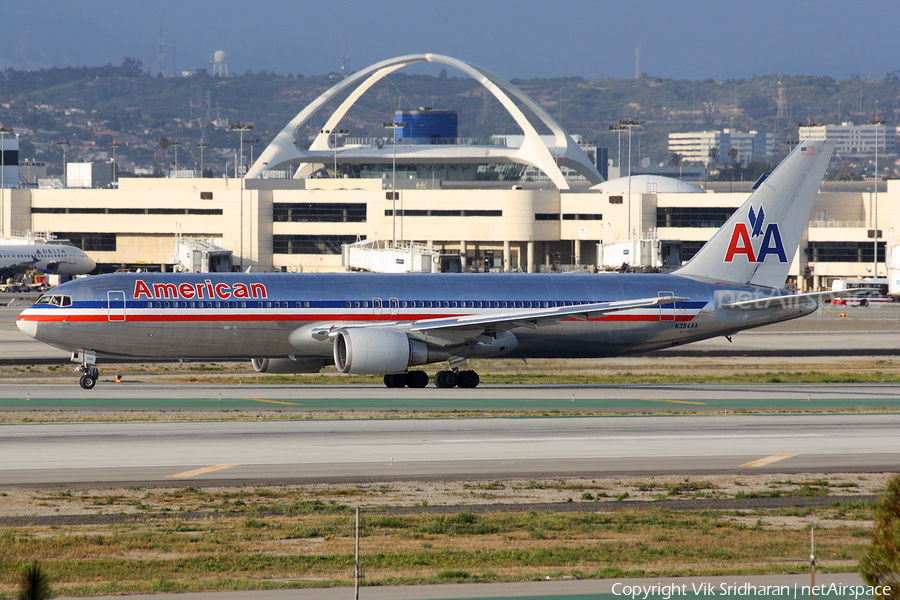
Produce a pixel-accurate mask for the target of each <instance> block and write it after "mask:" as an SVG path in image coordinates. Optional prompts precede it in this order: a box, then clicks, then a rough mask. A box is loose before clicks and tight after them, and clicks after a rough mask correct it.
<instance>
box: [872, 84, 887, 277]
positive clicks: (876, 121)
mask: <svg viewBox="0 0 900 600" xmlns="http://www.w3.org/2000/svg"><path fill="white" fill-rule="evenodd" d="M877 102H878V101H877V100H876V106H877ZM869 125H872V126H873V127H875V200H874V201H873V205H874V206H873V207H872V230H873V232H872V238H873V239H874V240H875V241H874V242H873V244H874V248H873V251H874V254H872V277H876V278H877V277H878V128H879V127H881V126H882V125H884V119H879V118H878V113H876V114H875V118H874V119H872V120H871V121H869Z"/></svg>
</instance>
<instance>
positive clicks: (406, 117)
mask: <svg viewBox="0 0 900 600" xmlns="http://www.w3.org/2000/svg"><path fill="white" fill-rule="evenodd" d="M394 117H395V118H396V120H397V122H398V123H406V125H405V126H403V127H398V128H396V129H395V130H394V139H395V140H400V139H402V140H403V143H404V144H455V143H456V138H457V136H458V131H459V121H458V118H457V115H456V111H455V110H434V109H433V108H430V107H422V108H420V109H419V110H405V111H397V112H396V113H395V114H394Z"/></svg>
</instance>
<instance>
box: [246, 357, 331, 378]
mask: <svg viewBox="0 0 900 600" xmlns="http://www.w3.org/2000/svg"><path fill="white" fill-rule="evenodd" d="M250 363H251V364H252V365H253V368H254V369H255V370H256V372H257V373H267V374H270V375H284V374H289V373H318V372H319V371H321V370H322V367H324V366H325V359H324V358H298V359H296V360H291V359H290V358H254V359H251V360H250Z"/></svg>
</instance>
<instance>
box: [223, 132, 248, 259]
mask: <svg viewBox="0 0 900 600" xmlns="http://www.w3.org/2000/svg"><path fill="white" fill-rule="evenodd" d="M228 128H229V129H231V130H232V131H237V132H239V133H240V134H241V163H240V165H241V166H240V171H239V173H240V176H241V209H240V210H241V218H240V222H241V258H240V263H239V264H240V270H241V271H243V270H244V132H245V131H250V130H251V129H253V125H244V122H243V121H241V122H240V123H232V124H231V125H229V126H228Z"/></svg>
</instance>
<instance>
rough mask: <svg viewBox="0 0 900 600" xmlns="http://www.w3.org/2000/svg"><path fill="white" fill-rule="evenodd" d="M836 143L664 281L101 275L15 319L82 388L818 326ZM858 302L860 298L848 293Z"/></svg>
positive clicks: (469, 381) (820, 149) (553, 353)
mask: <svg viewBox="0 0 900 600" xmlns="http://www.w3.org/2000/svg"><path fill="white" fill-rule="evenodd" d="M833 150H834V143H833V142H830V141H811V142H805V143H802V144H801V145H799V146H798V147H797V148H795V149H794V150H793V151H792V152H791V154H790V155H788V157H787V158H785V160H784V161H783V162H782V163H781V164H780V165H779V166H778V168H777V169H775V171H774V172H773V173H772V174H771V175H770V176H769V178H768V179H766V180H765V181H764V182H763V183H762V184H761V185H760V186H759V187H758V188H757V189H756V190H755V191H754V192H753V193H752V194H751V196H750V197H749V198H748V200H747V201H746V202H745V203H744V204H743V205H742V206H741V207H740V208H738V209H737V210H736V211H735V212H734V214H733V215H732V216H731V218H729V219H728V221H727V222H726V223H725V225H724V226H723V227H722V228H721V229H720V230H719V231H717V232H716V233H715V234H714V235H713V237H712V239H711V240H710V241H709V242H708V243H707V244H706V245H705V246H703V248H702V249H701V250H700V252H698V253H697V254H696V255H695V256H694V257H693V259H691V260H690V261H689V262H688V263H687V264H686V265H684V266H682V267H681V268H679V269H677V270H675V271H672V272H671V273H666V274H596V275H589V274H493V275H491V274H443V275H441V274H421V275H415V274H402V275H384V274H358V273H346V274H288V273H260V274H256V273H221V274H220V273H205V274H200V273H194V274H170V273H161V274H148V273H140V274H132V273H119V274H111V275H100V276H96V277H90V278H86V279H81V280H78V281H73V282H70V283H65V284H63V285H61V286H59V287H57V288H56V289H54V290H52V292H50V293H48V294H46V295H44V296H43V297H41V298H40V299H39V300H38V302H37V303H36V304H34V305H33V306H31V307H30V308H28V309H26V310H25V311H24V312H23V313H22V314H21V315H20V316H19V318H18V321H17V326H18V328H19V330H21V331H22V332H24V333H26V334H28V335H30V336H32V337H33V338H35V339H37V340H40V341H42V342H45V343H47V344H50V345H51V346H55V347H57V348H62V349H64V350H67V351H70V352H72V358H73V361H76V362H79V363H80V365H79V367H78V370H79V371H80V372H81V373H82V376H81V386H82V387H84V388H86V389H90V388H92V387H93V386H94V384H95V383H96V381H97V377H98V375H99V371H98V368H97V366H96V363H97V359H98V358H103V357H107V358H129V359H135V358H143V359H157V360H159V359H203V360H215V359H219V360H223V359H247V358H249V359H251V360H252V363H253V367H254V368H255V369H256V370H257V371H259V372H262V373H309V372H317V371H319V370H320V369H321V368H322V367H323V366H325V365H327V364H334V365H335V366H336V367H337V369H338V371H340V372H342V373H354V374H378V375H383V376H384V382H385V385H387V386H388V387H404V386H409V387H425V386H426V385H428V382H429V377H428V375H427V374H426V373H425V371H422V370H416V369H411V367H415V366H418V365H425V364H430V363H446V365H447V367H446V368H445V369H444V370H440V371H438V373H437V374H436V375H435V376H434V383H435V385H436V386H437V387H456V386H459V387H475V386H477V385H478V382H479V378H478V374H477V373H476V372H475V371H472V370H465V369H463V370H460V367H462V366H464V365H466V364H467V363H468V362H469V360H470V359H473V358H483V357H498V356H507V357H521V358H531V357H557V358H569V357H571V358H591V357H608V356H617V355H622V354H634V353H639V352H647V351H651V350H657V349H661V348H668V347H671V346H678V345H681V344H686V343H689V342H694V341H697V340H702V339H707V338H711V337H715V336H723V335H724V336H727V335H731V334H733V333H736V332H738V331H742V330H744V329H749V328H752V327H759V326H761V325H767V324H770V323H776V322H779V321H784V320H788V319H794V318H797V317H802V316H804V315H807V314H810V313H812V312H813V311H815V310H816V308H817V306H818V305H817V302H818V301H821V300H825V299H830V298H833V297H837V296H841V295H848V292H819V293H811V294H789V293H788V292H786V291H784V290H783V289H782V287H783V286H784V283H785V280H786V278H787V275H788V270H789V267H790V260H791V259H792V258H793V256H794V254H795V253H796V251H797V248H798V245H799V242H800V237H801V235H802V233H803V230H804V228H805V227H806V223H807V221H808V220H809V214H810V211H811V209H812V205H813V202H814V200H815V197H816V194H817V192H818V189H819V186H820V184H821V182H822V179H823V177H824V175H825V169H826V167H827V166H828V162H829V160H830V159H831V154H832V151H833ZM852 293H853V292H850V294H852Z"/></svg>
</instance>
